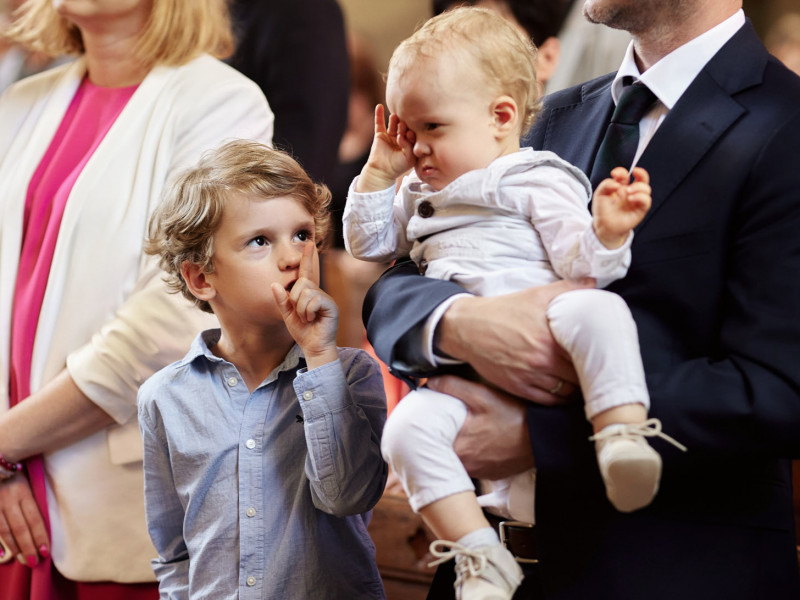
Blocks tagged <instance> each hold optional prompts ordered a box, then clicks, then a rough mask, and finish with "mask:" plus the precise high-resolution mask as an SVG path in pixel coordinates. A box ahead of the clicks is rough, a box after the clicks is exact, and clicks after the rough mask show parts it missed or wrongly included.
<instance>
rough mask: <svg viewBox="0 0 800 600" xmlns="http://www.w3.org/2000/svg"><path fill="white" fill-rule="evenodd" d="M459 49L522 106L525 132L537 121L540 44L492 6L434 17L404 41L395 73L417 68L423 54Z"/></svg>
mask: <svg viewBox="0 0 800 600" xmlns="http://www.w3.org/2000/svg"><path fill="white" fill-rule="evenodd" d="M442 52H453V53H455V54H456V56H461V57H463V58H465V59H467V60H471V61H472V62H474V63H475V64H477V65H478V67H479V68H480V70H481V74H482V75H483V83H485V84H486V85H487V86H489V88H490V89H491V90H492V92H493V93H497V94H501V95H508V96H510V97H511V98H513V99H514V101H515V102H516V103H517V107H518V110H519V112H520V125H521V131H520V135H524V134H525V133H526V132H527V131H528V129H530V127H531V125H533V121H534V118H535V117H536V113H537V112H539V109H540V105H539V86H538V83H537V81H536V68H535V64H536V48H535V47H534V45H533V43H532V42H531V40H530V38H528V36H526V35H524V34H523V33H522V32H521V31H519V30H518V29H517V28H516V27H515V26H514V25H512V24H511V23H510V22H509V21H508V20H506V19H505V18H503V17H502V16H500V15H498V14H497V13H496V12H495V11H492V10H489V9H486V8H477V7H472V6H464V7H460V8H454V9H452V10H448V11H445V12H443V13H442V14H440V15H438V16H435V17H433V18H432V19H428V20H427V21H425V23H423V24H422V26H421V27H420V28H419V29H417V30H416V31H415V32H414V34H413V35H412V36H411V37H409V38H407V39H406V40H404V41H403V42H401V43H400V45H399V46H398V47H397V48H396V49H395V51H394V53H393V54H392V58H391V59H390V61H389V74H391V73H392V72H393V71H399V72H400V73H402V72H403V71H405V70H406V69H408V68H413V66H414V64H415V63H416V62H417V61H418V60H420V59H432V58H436V57H437V56H440V55H441V53H442Z"/></svg>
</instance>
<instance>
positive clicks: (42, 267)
mask: <svg viewBox="0 0 800 600" xmlns="http://www.w3.org/2000/svg"><path fill="white" fill-rule="evenodd" d="M136 87H137V86H131V87H124V88H102V87H98V86H96V85H94V84H92V83H91V82H90V81H89V80H88V78H84V80H83V82H82V83H81V85H80V87H79V88H78V90H77V92H76V93H75V96H74V98H73V99H72V102H71V104H70V105H69V108H68V109H67V112H66V113H65V114H64V118H63V120H62V121H61V124H60V126H59V128H58V130H57V131H56V133H55V135H54V136H53V140H52V142H51V143H50V147H49V148H48V149H47V152H45V154H44V156H43V157H42V160H41V162H40V163H39V166H38V168H37V169H36V171H35V172H34V174H33V177H32V178H31V181H30V184H29V186H28V195H27V199H26V202H25V214H24V220H23V225H22V227H23V229H22V249H21V252H20V259H19V270H18V273H17V281H16V287H15V289H14V310H13V316H12V324H11V327H12V329H11V370H10V382H9V384H10V385H9V390H10V404H11V406H14V405H15V404H16V403H17V402H21V401H24V399H25V398H27V397H28V396H29V395H30V376H31V357H32V354H33V344H34V339H35V336H36V328H37V325H38V321H39V313H40V311H41V308H42V300H43V299H44V294H45V289H46V287H47V280H48V276H49V273H50V265H51V263H52V260H53V253H54V252H55V247H56V242H57V240H58V232H59V228H60V226H61V218H62V216H63V214H64V209H65V207H66V204H67V200H68V198H69V195H70V192H71V191H72V187H73V185H74V184H75V181H76V180H77V178H78V176H79V175H80V173H81V171H82V170H83V168H84V166H85V165H86V163H87V162H88V161H89V159H90V158H91V156H92V154H93V153H94V151H95V150H96V149H97V147H98V145H99V144H100V142H101V141H102V140H103V138H104V137H105V135H106V133H107V132H108V130H109V129H110V128H111V126H112V125H113V124H114V121H115V120H116V119H117V117H118V116H119V114H120V113H121V112H122V109H123V108H124V107H125V105H126V104H127V102H128V100H130V98H131V96H132V95H133V93H134V92H135V91H136ZM109 202H113V191H112V190H109ZM98 251H100V252H102V249H98ZM26 468H27V471H28V479H29V481H30V483H31V487H32V488H33V492H34V495H35V496H36V501H37V503H38V504H39V509H40V511H41V513H42V515H43V517H44V519H45V523H46V524H47V526H48V533H49V519H48V512H47V498H46V492H45V483H44V469H43V466H42V459H41V457H33V458H30V459H28V460H27V461H26ZM50 563H51V561H50V560H49V559H48V560H42V561H40V564H39V565H38V566H36V567H35V568H34V569H32V570H31V569H29V568H27V567H23V566H22V565H20V564H18V563H17V562H16V561H13V562H11V563H8V564H6V565H3V566H0V597H2V598H30V599H31V600H51V599H58V600H62V599H65V600H66V599H70V600H71V599H72V598H92V597H98V598H100V597H102V598H109V599H110V598H135V597H143V598H144V597H146V598H155V597H157V591H156V592H155V594H154V591H153V590H157V587H155V584H143V585H137V586H128V585H126V586H122V585H116V584H79V585H73V584H72V583H71V582H68V581H66V580H64V579H63V578H62V577H60V576H59V574H58V573H57V572H56V571H55V569H52V567H51V564H50ZM51 569H52V574H51ZM7 586H11V588H10V589H9V588H8V587H7ZM98 586H100V587H98ZM110 588H122V589H121V590H120V591H121V592H122V591H124V590H129V591H132V592H134V593H133V595H129V594H127V592H125V593H123V594H122V595H117V594H116V593H115V592H113V591H112V590H111V589H110ZM137 590H140V591H142V592H146V595H142V596H136V591H137ZM87 592H88V593H87Z"/></svg>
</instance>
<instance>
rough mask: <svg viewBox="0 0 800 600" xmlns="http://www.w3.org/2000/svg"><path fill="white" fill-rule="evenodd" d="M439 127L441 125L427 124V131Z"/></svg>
mask: <svg viewBox="0 0 800 600" xmlns="http://www.w3.org/2000/svg"><path fill="white" fill-rule="evenodd" d="M437 127H439V123H425V131H433V130H434V129H436V128H437Z"/></svg>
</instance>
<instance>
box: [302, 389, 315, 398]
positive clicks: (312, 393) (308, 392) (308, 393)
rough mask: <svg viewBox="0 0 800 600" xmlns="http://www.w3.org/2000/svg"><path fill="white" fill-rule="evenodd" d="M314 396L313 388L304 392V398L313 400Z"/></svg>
mask: <svg viewBox="0 0 800 600" xmlns="http://www.w3.org/2000/svg"><path fill="white" fill-rule="evenodd" d="M313 397H314V392H312V391H311V390H306V391H305V392H303V400H311V399H312V398H313Z"/></svg>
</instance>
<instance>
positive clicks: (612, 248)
mask: <svg viewBox="0 0 800 600" xmlns="http://www.w3.org/2000/svg"><path fill="white" fill-rule="evenodd" d="M534 59H535V49H534V48H533V46H532V44H531V43H530V40H528V39H527V38H526V36H524V35H522V34H520V33H519V32H518V31H517V30H516V29H515V28H514V27H513V26H512V25H510V24H509V23H508V22H507V21H506V20H505V19H503V18H502V17H500V16H498V15H497V14H495V13H493V12H491V11H488V10H485V9H478V8H460V9H455V10H452V11H449V12H445V13H443V14H442V15H439V16H437V17H435V18H433V19H431V20H429V21H428V22H427V23H426V24H425V25H424V26H423V27H422V28H421V29H420V30H418V31H417V32H416V33H415V34H414V35H413V36H412V37H411V38H409V39H407V40H406V41H404V42H403V43H402V44H401V45H400V46H399V47H398V48H397V49H396V50H395V52H394V54H393V56H392V59H391V61H390V64H389V72H388V77H387V89H386V98H387V103H388V105H389V108H390V109H391V111H392V115H391V117H390V118H389V124H388V128H387V127H386V125H385V121H384V114H383V107H382V106H378V107H376V113H375V139H374V142H373V146H372V150H371V154H370V157H369V159H368V161H367V164H366V165H365V167H364V169H363V170H362V172H361V174H360V176H359V177H358V178H357V179H356V180H355V181H354V183H353V185H352V186H351V190H350V194H349V197H348V201H347V207H346V209H345V214H344V222H345V240H346V244H347V248H348V250H349V251H350V252H351V253H352V254H353V256H355V257H356V258H362V259H365V260H377V261H389V260H392V259H395V258H398V257H400V256H404V255H408V254H409V253H410V255H411V258H412V259H413V260H414V262H415V263H416V264H417V265H418V267H419V269H420V272H423V273H425V274H426V276H430V277H437V278H441V279H450V280H453V281H455V282H457V283H459V284H461V285H463V286H464V287H465V288H466V289H467V290H468V291H470V292H472V293H475V294H479V295H497V294H504V293H508V292H510V291H516V290H519V289H523V288H526V287H529V286H536V285H543V284H546V283H550V282H552V281H555V280H557V279H558V278H559V277H562V278H570V279H578V278H583V277H594V278H596V279H597V280H598V285H600V286H601V287H602V286H604V285H607V284H608V283H610V282H611V281H613V280H614V279H617V278H620V277H624V276H625V273H626V269H627V266H628V264H629V262H630V244H631V239H632V236H633V232H632V230H633V228H634V227H635V226H636V225H637V224H638V223H639V222H640V221H641V220H642V218H643V217H644V215H645V214H646V212H647V210H648V209H649V207H650V187H649V185H648V175H647V173H646V172H645V171H644V170H643V169H640V168H637V169H634V170H633V178H634V182H633V183H630V179H629V174H628V171H627V170H626V169H623V168H617V169H615V170H614V171H613V172H612V174H611V175H612V178H611V179H607V180H605V181H604V182H603V183H601V184H600V186H599V187H598V189H597V192H596V193H595V195H594V199H593V211H594V219H593V218H592V216H591V215H590V214H589V211H588V210H587V208H586V207H587V204H588V202H589V198H590V195H591V187H590V185H589V182H588V180H587V179H586V177H585V176H584V175H583V173H581V172H580V171H579V170H578V169H577V168H575V167H573V166H571V165H569V164H567V163H566V162H564V161H563V160H561V159H559V158H558V157H557V156H556V155H554V154H552V153H549V152H535V151H533V150H532V149H530V148H525V149H520V145H519V139H520V137H521V135H522V134H524V132H525V131H526V130H527V129H528V127H530V125H531V123H532V121H533V118H534V115H535V112H536V108H537V103H538V89H537V85H536V75H535V72H534V67H533V64H534ZM412 168H413V170H414V172H413V173H412V174H410V175H409V176H407V177H406V178H405V179H404V180H403V182H402V185H401V187H400V190H399V192H398V193H397V195H395V180H396V178H397V177H399V176H401V175H402V174H403V173H405V172H407V171H408V170H409V169H412ZM548 320H549V324H550V328H551V329H552V331H553V335H554V336H555V338H556V340H557V341H558V342H559V344H560V345H561V346H563V348H564V349H565V350H566V351H567V353H568V354H569V355H570V357H571V359H572V361H573V363H574V365H575V369H576V371H577V373H578V377H579V379H580V384H581V388H582V391H583V395H584V398H585V402H586V404H585V406H586V415H587V418H588V419H589V420H590V421H591V422H592V425H593V429H594V432H595V435H594V436H593V439H594V440H595V441H596V450H597V457H598V464H599V467H600V472H601V475H602V477H603V480H604V482H605V485H606V491H607V496H608V498H609V500H610V501H611V503H612V504H613V505H614V506H615V507H616V508H617V509H618V510H620V511H624V512H630V511H633V510H637V509H640V508H642V507H644V506H646V505H647V504H649V503H650V502H651V501H652V499H653V497H654V496H655V494H656V491H657V489H658V485H659V480H660V475H661V458H660V456H659V455H658V454H657V453H656V452H655V450H653V448H652V447H651V446H650V445H649V444H648V443H647V441H646V439H645V437H646V436H653V435H662V436H663V434H661V433H660V423H658V422H656V421H655V420H648V419H647V407H648V405H649V396H648V393H647V386H646V384H645V380H644V372H643V369H642V365H641V357H640V356H639V346H638V340H637V335H636V326H635V324H634V322H633V319H632V317H631V315H630V312H629V311H628V308H627V306H626V305H625V302H624V301H623V300H622V299H621V298H619V297H618V296H616V295H614V294H612V293H609V292H605V291H601V290H579V291H572V292H568V293H565V294H562V295H560V296H558V297H556V298H555V299H554V300H553V302H552V303H551V304H550V307H549V310H548ZM441 363H442V361H441V360H440V361H439V364H441ZM562 387H563V383H562V382H560V381H559V382H557V383H556V384H555V386H554V387H553V389H552V391H551V393H553V394H559V393H562V394H563V393H564V392H562V391H561V388H562ZM465 418H466V408H465V406H464V405H463V403H461V402H460V401H459V400H457V399H455V398H452V397H449V396H446V395H444V394H440V393H436V392H433V391H431V390H428V389H424V388H423V389H420V390H417V391H415V392H412V393H411V394H409V395H408V396H407V397H406V398H404V399H403V400H402V401H401V402H400V404H399V405H398V407H397V408H396V409H395V410H394V411H393V413H392V415H391V417H390V419H389V421H388V423H387V428H386V431H385V435H384V438H383V453H384V456H385V457H386V459H387V460H388V461H389V462H390V464H391V466H392V468H393V469H394V470H395V471H396V472H397V474H398V476H399V478H400V479H401V481H402V482H403V484H404V486H405V489H406V491H407V492H408V495H409V501H410V503H411V505H412V508H414V510H416V511H418V512H419V513H420V514H421V515H422V517H423V519H424V520H425V521H426V522H427V523H428V524H429V525H430V526H431V528H432V529H433V530H434V532H435V533H436V534H437V535H438V536H439V537H441V538H443V540H440V541H437V542H434V544H433V545H432V547H431V551H432V553H433V554H434V555H435V556H439V557H440V558H441V559H442V560H444V559H447V558H449V557H455V559H456V571H457V574H458V576H457V581H456V588H457V594H456V595H457V597H460V598H464V599H469V600H472V599H477V598H511V596H512V595H513V593H514V590H515V589H516V587H517V586H518V585H519V583H520V580H521V571H520V569H519V567H518V565H517V564H516V562H515V560H514V558H513V557H512V555H511V554H510V553H509V552H508V551H507V550H506V549H505V548H504V547H503V545H501V544H500V543H499V538H498V535H497V532H496V531H495V530H493V529H491V528H490V526H489V523H488V521H487V519H486V518H485V517H484V515H483V513H482V511H481V509H480V506H484V507H486V508H487V509H488V510H489V511H490V512H494V513H496V514H498V515H500V516H502V517H505V518H511V519H516V520H521V521H526V522H533V519H534V515H533V500H532V495H533V473H532V472H529V473H525V474H522V475H520V476H517V477H514V478H511V479H508V480H504V481H498V482H482V486H481V487H482V491H483V492H484V495H483V496H481V497H480V498H479V499H478V500H477V501H476V496H475V493H474V488H473V485H472V482H471V480H470V478H469V476H468V475H467V473H466V471H465V470H464V468H463V466H462V465H461V463H460V461H459V460H458V456H457V455H456V454H455V452H454V451H453V448H452V444H453V441H454V440H455V438H456V435H457V434H458V431H459V429H460V428H461V425H462V424H463V422H464V419H465ZM486 492H489V493H486ZM443 548H449V550H447V551H443Z"/></svg>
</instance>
